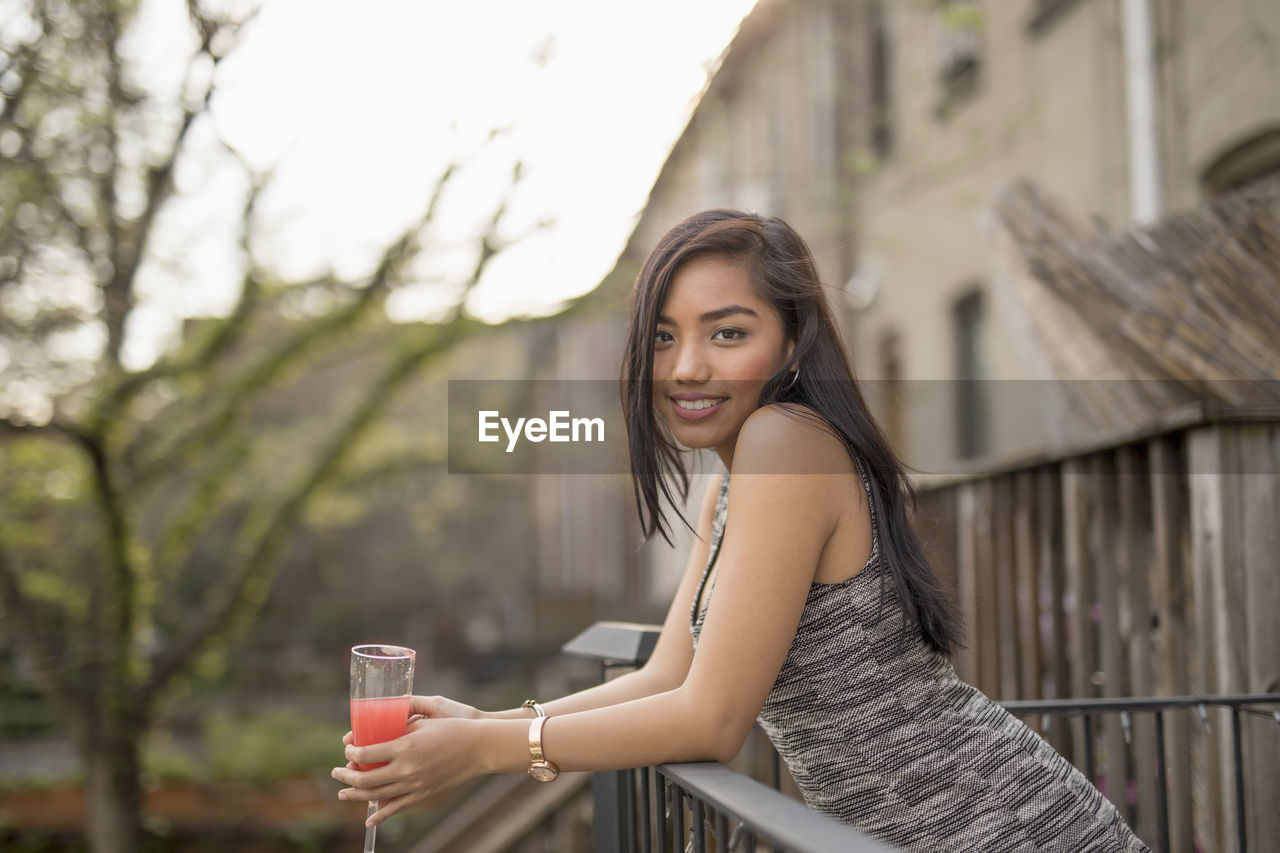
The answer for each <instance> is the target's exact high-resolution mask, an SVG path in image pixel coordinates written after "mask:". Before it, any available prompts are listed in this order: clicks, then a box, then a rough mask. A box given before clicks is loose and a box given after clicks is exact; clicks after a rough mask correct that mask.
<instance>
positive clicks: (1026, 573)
mask: <svg viewBox="0 0 1280 853" xmlns="http://www.w3.org/2000/svg"><path fill="white" fill-rule="evenodd" d="M1013 505H1014V509H1013V543H1014V544H1013V553H1014V564H1015V566H1016V573H1015V582H1016V584H1017V596H1016V600H1015V604H1016V607H1017V631H1018V662H1019V671H1018V695H1019V696H1020V697H1022V698H1025V699H1039V698H1041V697H1042V696H1043V689H1042V685H1041V678H1040V676H1041V663H1040V572H1039V559H1040V553H1039V549H1038V548H1037V547H1036V546H1037V542H1036V532H1037V526H1036V510H1037V506H1036V475H1035V472H1033V471H1019V472H1018V473H1017V474H1015V475H1014V489H1013Z"/></svg>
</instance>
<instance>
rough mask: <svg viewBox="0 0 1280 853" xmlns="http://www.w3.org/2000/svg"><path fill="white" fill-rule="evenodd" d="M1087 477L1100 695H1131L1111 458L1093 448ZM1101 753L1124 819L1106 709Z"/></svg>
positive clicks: (1118, 729)
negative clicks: (1123, 632)
mask: <svg viewBox="0 0 1280 853" xmlns="http://www.w3.org/2000/svg"><path fill="white" fill-rule="evenodd" d="M1088 466H1089V474H1090V476H1089V480H1088V489H1087V491H1086V494H1088V495H1089V501H1090V504H1091V505H1092V507H1093V510H1094V512H1093V515H1092V519H1091V524H1090V525H1089V554H1090V559H1089V562H1090V564H1091V565H1092V566H1093V568H1094V570H1095V575H1094V579H1095V583H1096V590H1097V599H1096V600H1097V606H1096V609H1095V610H1093V612H1092V615H1094V616H1095V618H1096V623H1095V624H1096V630H1097V632H1098V653H1099V655H1098V656H1099V659H1098V676H1099V678H1098V680H1099V682H1100V683H1099V685H1098V687H1099V690H1100V692H1101V694H1102V695H1103V696H1106V697H1109V698H1115V697H1118V696H1126V695H1131V694H1130V693H1129V689H1128V688H1129V684H1128V674H1127V672H1126V669H1127V667H1126V666H1125V654H1124V651H1125V649H1124V643H1123V642H1122V640H1121V637H1120V621H1121V611H1120V591H1121V589H1123V587H1124V585H1125V583H1126V581H1127V578H1126V577H1125V576H1124V574H1123V568H1124V566H1123V563H1122V562H1121V561H1120V559H1119V547H1118V546H1119V537H1118V536H1117V530H1116V515H1117V512H1118V506H1117V500H1116V498H1117V495H1116V465H1115V457H1114V456H1113V455H1112V454H1110V453H1097V454H1094V455H1093V456H1091V457H1089V460H1088ZM1098 728H1099V730H1100V731H1101V734H1102V737H1101V741H1102V747H1103V753H1102V757H1101V760H1100V761H1099V767H1100V769H1102V770H1103V772H1104V773H1105V776H1104V775H1102V774H1101V773H1100V774H1099V780H1098V781H1099V785H1100V787H1103V788H1104V792H1105V793H1106V795H1107V797H1108V798H1109V799H1110V800H1111V802H1112V803H1114V804H1115V807H1116V808H1117V809H1118V810H1119V811H1120V813H1121V814H1122V815H1125V816H1126V818H1127V817H1128V816H1129V803H1128V798H1127V794H1128V789H1129V766H1128V765H1129V756H1128V752H1129V750H1128V745H1127V744H1126V743H1125V737H1124V731H1123V728H1122V720H1121V718H1120V717H1118V716H1116V715H1111V714H1108V715H1106V716H1103V717H1100V718H1099V719H1098Z"/></svg>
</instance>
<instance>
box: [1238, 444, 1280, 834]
mask: <svg viewBox="0 0 1280 853" xmlns="http://www.w3.org/2000/svg"><path fill="white" fill-rule="evenodd" d="M1239 442H1240V444H1239V451H1240V465H1241V469H1240V470H1241V473H1240V475H1239V476H1237V477H1235V478H1234V480H1235V482H1236V483H1237V484H1238V485H1239V488H1240V493H1241V494H1240V505H1241V509H1242V515H1241V524H1240V531H1241V543H1240V544H1241V552H1242V554H1241V557H1242V560H1241V569H1242V578H1241V580H1242V581H1243V597H1244V601H1245V607H1244V611H1243V613H1244V617H1245V618H1244V621H1245V623H1246V625H1247V636H1246V644H1247V651H1246V655H1245V662H1246V672H1245V683H1244V688H1245V690H1247V691H1249V692H1251V693H1252V692H1259V693H1262V692H1274V691H1276V690H1278V689H1280V617H1278V615H1277V614H1280V567H1278V566H1277V561H1278V560H1280V426H1277V425H1276V424H1258V425H1249V426H1242V427H1240V428H1239ZM1244 721H1245V725H1244V732H1243V734H1244V737H1245V741H1244V743H1245V790H1246V791H1247V792H1248V797H1247V799H1246V824H1247V826H1248V839H1247V840H1248V844H1249V849H1250V850H1265V849H1267V848H1268V847H1269V846H1272V845H1274V844H1275V843H1276V841H1277V839H1280V812H1277V810H1276V804H1277V803H1280V772H1278V771H1277V768H1280V726H1277V725H1276V724H1275V723H1274V722H1273V721H1272V720H1269V719H1258V718H1256V717H1248V716H1246V717H1245V718H1244Z"/></svg>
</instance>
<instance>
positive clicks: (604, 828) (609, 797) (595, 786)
mask: <svg viewBox="0 0 1280 853" xmlns="http://www.w3.org/2000/svg"><path fill="white" fill-rule="evenodd" d="M622 772H623V771H618V770H607V771H602V772H600V773H592V774H591V808H592V817H591V848H592V849H593V850H600V851H621V850H623V846H622V845H623V842H624V838H625V836H626V833H625V832H624V827H623V819H624V816H625V814H626V813H625V812H624V811H623V809H624V808H625V805H624V803H623V801H622V785H621V776H622Z"/></svg>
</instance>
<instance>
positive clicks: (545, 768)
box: [529, 761, 560, 782]
mask: <svg viewBox="0 0 1280 853" xmlns="http://www.w3.org/2000/svg"><path fill="white" fill-rule="evenodd" d="M529 775H530V776H532V777H533V778H535V779H537V780H538V781H539V782H550V781H551V780H552V779H554V778H556V777H557V776H559V775H560V768H558V767H556V766H555V765H554V764H552V763H551V762H550V761H535V762H533V764H532V765H530V767H529Z"/></svg>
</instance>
